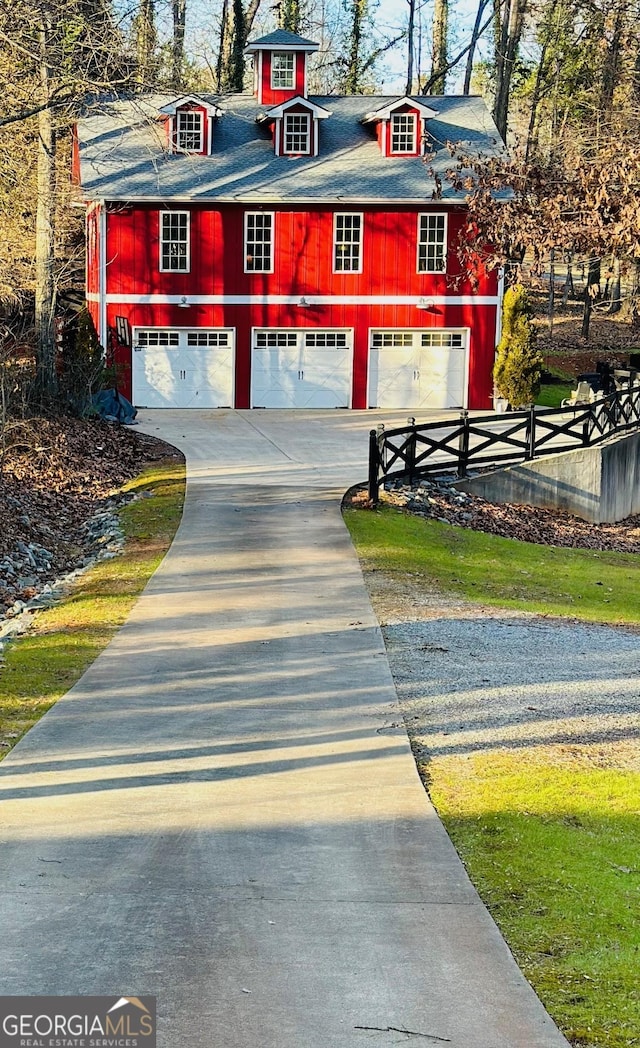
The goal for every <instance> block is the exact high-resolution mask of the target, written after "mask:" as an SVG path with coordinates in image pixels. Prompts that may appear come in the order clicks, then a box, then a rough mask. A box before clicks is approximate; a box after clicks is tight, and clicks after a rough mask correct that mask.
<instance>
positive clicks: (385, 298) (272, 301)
mask: <svg viewBox="0 0 640 1048" xmlns="http://www.w3.org/2000/svg"><path fill="white" fill-rule="evenodd" d="M185 297H186V300H187V304H188V305H190V306H254V305H255V306H300V299H301V297H303V296H302V295H186V296H185V295H115V294H114V295H107V296H106V299H105V300H106V302H107V304H108V305H132V306H136V305H137V306H179V305H181V304H183V303H184V299H185ZM304 298H305V301H306V304H307V307H309V306H310V307H313V306H415V307H416V309H420V311H421V312H423V313H429V307H426V306H419V305H418V300H419V299H420V298H425V299H426V300H427V301H428V302H429V303H430V304H432V305H434V306H497V305H498V303H499V302H500V298H499V296H498V295H428V296H427V295H423V296H421V295H307V294H305V295H304ZM87 301H89V302H99V301H100V296H99V295H97V294H95V293H90V294H88V295H87ZM300 309H301V310H302V311H303V312H304V311H305V306H304V305H302V306H300Z"/></svg>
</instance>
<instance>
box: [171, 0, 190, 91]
mask: <svg viewBox="0 0 640 1048" xmlns="http://www.w3.org/2000/svg"><path fill="white" fill-rule="evenodd" d="M171 10H172V14H173V40H172V44H171V86H172V87H173V88H174V90H176V91H179V90H180V89H181V87H182V73H183V66H184V32H185V24H186V18H187V0H171Z"/></svg>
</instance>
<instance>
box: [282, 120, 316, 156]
mask: <svg viewBox="0 0 640 1048" xmlns="http://www.w3.org/2000/svg"><path fill="white" fill-rule="evenodd" d="M310 137H311V117H310V116H309V114H308V113H285V116H284V150H283V152H285V153H289V154H293V155H294V156H299V155H300V154H301V153H309V152H310V151H311V150H310Z"/></svg>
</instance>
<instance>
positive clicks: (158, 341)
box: [137, 328, 180, 349]
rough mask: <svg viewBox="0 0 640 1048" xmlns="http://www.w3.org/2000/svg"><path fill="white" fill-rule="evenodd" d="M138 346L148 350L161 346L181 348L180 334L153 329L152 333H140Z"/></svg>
mask: <svg viewBox="0 0 640 1048" xmlns="http://www.w3.org/2000/svg"><path fill="white" fill-rule="evenodd" d="M137 344H138V345H139V346H143V347H145V348H146V349H152V348H157V347H159V346H163V347H169V346H179V345H180V333H179V332H178V331H159V330H158V329H157V328H152V329H151V330H150V331H138V340H137Z"/></svg>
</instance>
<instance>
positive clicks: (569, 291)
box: [562, 252, 574, 306]
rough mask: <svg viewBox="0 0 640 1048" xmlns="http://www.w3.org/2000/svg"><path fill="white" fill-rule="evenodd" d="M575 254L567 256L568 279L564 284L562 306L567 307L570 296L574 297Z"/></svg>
mask: <svg viewBox="0 0 640 1048" xmlns="http://www.w3.org/2000/svg"><path fill="white" fill-rule="evenodd" d="M573 293H574V287H573V252H571V253H570V254H569V255H567V279H566V280H565V282H564V291H563V292H562V305H563V306H566V305H568V302H569V295H573Z"/></svg>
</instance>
